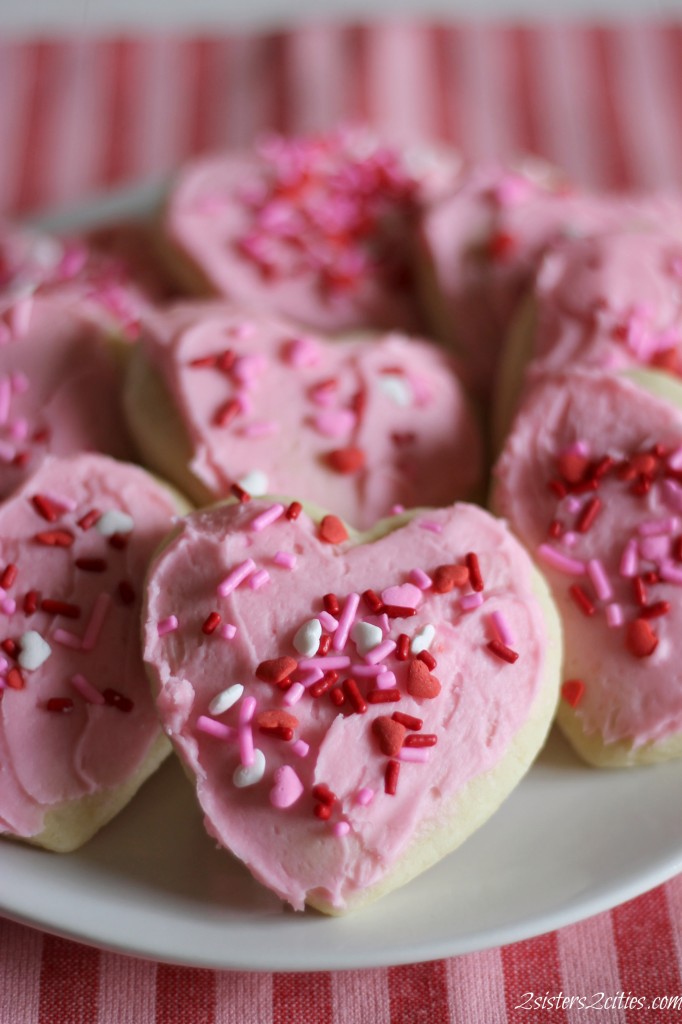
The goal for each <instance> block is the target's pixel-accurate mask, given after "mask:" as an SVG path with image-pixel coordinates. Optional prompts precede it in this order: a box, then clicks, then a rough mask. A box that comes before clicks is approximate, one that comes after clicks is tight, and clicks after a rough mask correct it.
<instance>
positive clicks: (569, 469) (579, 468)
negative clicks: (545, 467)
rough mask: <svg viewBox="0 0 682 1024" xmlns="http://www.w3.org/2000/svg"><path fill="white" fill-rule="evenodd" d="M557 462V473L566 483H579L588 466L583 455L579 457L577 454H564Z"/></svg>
mask: <svg viewBox="0 0 682 1024" xmlns="http://www.w3.org/2000/svg"><path fill="white" fill-rule="evenodd" d="M557 461H558V469H559V473H560V474H561V476H562V478H563V479H564V480H565V481H566V483H568V484H577V483H580V481H581V480H582V479H583V477H584V476H585V470H586V469H587V466H588V460H587V458H586V457H585V456H584V455H580V453H579V452H564V453H563V455H560V456H559V458H558V460H557Z"/></svg>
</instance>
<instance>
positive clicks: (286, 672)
mask: <svg viewBox="0 0 682 1024" xmlns="http://www.w3.org/2000/svg"><path fill="white" fill-rule="evenodd" d="M297 667H298V663H297V662H296V660H295V658H290V657H288V656H287V655H285V656H284V657H283V658H271V659H270V660H269V661H261V663H260V665H259V666H258V668H257V669H256V678H257V679H260V680H261V682H263V683H275V684H276V685H279V683H283V682H284V680H285V679H288V678H289V676H290V675H291V673H292V672H295V671H296V668H297Z"/></svg>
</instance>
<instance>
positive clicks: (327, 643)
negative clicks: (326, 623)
mask: <svg viewBox="0 0 682 1024" xmlns="http://www.w3.org/2000/svg"><path fill="white" fill-rule="evenodd" d="M331 645H332V638H331V636H330V635H329V633H323V634H322V636H321V637H320V645H319V647H318V648H317V654H318V656H319V657H320V658H324V656H325V655H326V654H329V650H330V648H331Z"/></svg>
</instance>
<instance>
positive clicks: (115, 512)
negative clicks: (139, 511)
mask: <svg viewBox="0 0 682 1024" xmlns="http://www.w3.org/2000/svg"><path fill="white" fill-rule="evenodd" d="M134 525H135V520H134V519H133V517H132V516H129V515H128V513H127V512H121V510H120V509H118V508H110V509H109V510H108V511H107V512H103V513H102V515H101V516H100V517H99V519H98V520H97V526H96V529H97V530H98V531H99V533H101V534H102V536H103V537H113V536H114V534H116V533H130V531H131V530H132V528H133V527H134Z"/></svg>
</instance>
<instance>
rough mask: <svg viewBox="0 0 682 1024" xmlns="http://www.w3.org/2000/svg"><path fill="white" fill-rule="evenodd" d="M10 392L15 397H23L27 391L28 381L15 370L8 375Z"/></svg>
mask: <svg viewBox="0 0 682 1024" xmlns="http://www.w3.org/2000/svg"><path fill="white" fill-rule="evenodd" d="M9 379H10V381H11V383H12V391H13V392H14V394H15V395H25V394H26V392H27V391H28V389H29V379H28V377H27V376H26V374H25V373H23V372H22V371H21V370H15V371H14V373H11V374H10V378H9Z"/></svg>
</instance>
